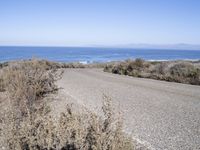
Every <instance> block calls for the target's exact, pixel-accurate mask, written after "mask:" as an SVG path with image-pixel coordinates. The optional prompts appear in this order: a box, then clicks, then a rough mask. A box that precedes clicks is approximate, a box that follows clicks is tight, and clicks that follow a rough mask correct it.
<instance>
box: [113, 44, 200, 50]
mask: <svg viewBox="0 0 200 150" xmlns="http://www.w3.org/2000/svg"><path fill="white" fill-rule="evenodd" d="M114 47H123V48H148V49H180V50H200V45H192V44H184V43H180V44H143V43H142V44H124V45H116V46H114Z"/></svg>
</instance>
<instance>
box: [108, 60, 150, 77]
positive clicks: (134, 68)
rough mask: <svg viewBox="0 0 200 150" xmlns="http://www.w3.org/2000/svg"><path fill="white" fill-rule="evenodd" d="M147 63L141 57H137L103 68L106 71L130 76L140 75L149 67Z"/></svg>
mask: <svg viewBox="0 0 200 150" xmlns="http://www.w3.org/2000/svg"><path fill="white" fill-rule="evenodd" d="M149 66H150V65H149V63H148V62H145V61H144V60H143V59H140V58H137V59H135V60H126V61H124V62H120V63H118V64H116V65H109V66H106V67H105V68H104V71H106V72H112V73H115V74H124V75H130V76H136V77H141V73H142V72H143V71H144V70H146V69H148V68H149Z"/></svg>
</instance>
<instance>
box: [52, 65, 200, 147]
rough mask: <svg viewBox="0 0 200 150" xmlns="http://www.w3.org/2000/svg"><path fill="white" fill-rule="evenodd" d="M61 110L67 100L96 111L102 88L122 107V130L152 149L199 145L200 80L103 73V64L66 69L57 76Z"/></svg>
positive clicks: (57, 106)
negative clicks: (199, 82)
mask: <svg viewBox="0 0 200 150" xmlns="http://www.w3.org/2000/svg"><path fill="white" fill-rule="evenodd" d="M57 84H58V86H59V87H61V88H62V89H61V91H60V92H59V93H60V95H61V97H67V100H65V99H63V100H60V101H57V102H55V103H54V104H53V105H54V106H55V107H56V108H60V109H56V108H55V109H56V110H60V111H62V109H64V103H67V102H66V101H68V100H69V101H71V102H74V103H77V104H79V105H84V106H86V107H87V108H89V109H92V110H95V111H98V110H99V108H100V107H101V104H102V95H103V93H104V94H106V95H108V96H110V97H111V98H112V100H113V102H114V104H115V105H116V107H117V108H119V109H120V110H122V111H123V114H124V122H125V130H126V132H128V133H131V134H133V136H134V138H135V139H137V141H139V142H141V143H143V144H145V145H147V146H150V147H152V148H155V149H170V150H171V149H181V150H188V149H200V109H199V108H200V86H193V85H186V84H179V83H170V82H165V81H157V80H151V79H142V78H134V77H128V76H122V75H115V74H111V73H105V72H103V71H102V69H65V70H64V74H63V78H62V79H61V80H59V81H58V83H57Z"/></svg>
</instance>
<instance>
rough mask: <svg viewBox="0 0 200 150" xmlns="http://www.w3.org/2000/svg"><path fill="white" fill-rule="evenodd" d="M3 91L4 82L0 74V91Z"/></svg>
mask: <svg viewBox="0 0 200 150" xmlns="http://www.w3.org/2000/svg"><path fill="white" fill-rule="evenodd" d="M4 91H5V84H4V80H3V78H2V77H1V76H0V92H4Z"/></svg>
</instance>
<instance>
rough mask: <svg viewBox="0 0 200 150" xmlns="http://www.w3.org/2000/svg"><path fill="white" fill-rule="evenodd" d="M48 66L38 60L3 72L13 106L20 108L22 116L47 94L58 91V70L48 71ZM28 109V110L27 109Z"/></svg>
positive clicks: (8, 68)
mask: <svg viewBox="0 0 200 150" xmlns="http://www.w3.org/2000/svg"><path fill="white" fill-rule="evenodd" d="M47 69H48V68H47V65H46V64H42V63H41V62H40V61H38V60H30V61H22V62H18V63H16V64H13V65H10V66H8V67H6V68H4V70H3V80H4V83H5V85H6V88H5V89H6V91H7V92H8V93H9V99H10V102H11V105H13V106H16V107H17V108H20V111H21V115H23V114H27V113H28V112H27V111H28V110H31V107H32V106H33V105H34V104H35V103H36V102H37V101H38V100H40V99H41V98H42V97H43V96H44V95H45V94H48V93H51V92H54V91H56V90H57V87H56V85H55V83H54V82H55V81H56V79H57V77H59V75H58V76H57V74H56V70H47ZM27 107H28V108H27Z"/></svg>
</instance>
